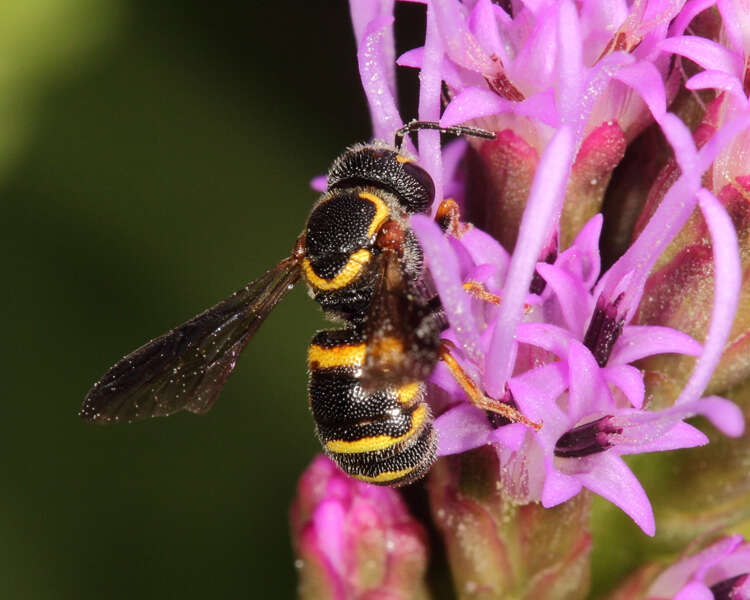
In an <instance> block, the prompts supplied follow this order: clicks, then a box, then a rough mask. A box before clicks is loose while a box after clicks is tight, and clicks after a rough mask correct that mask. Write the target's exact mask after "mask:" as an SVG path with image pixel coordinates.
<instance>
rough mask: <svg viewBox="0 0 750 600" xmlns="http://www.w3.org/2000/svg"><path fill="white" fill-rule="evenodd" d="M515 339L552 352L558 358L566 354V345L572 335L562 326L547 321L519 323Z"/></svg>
mask: <svg viewBox="0 0 750 600" xmlns="http://www.w3.org/2000/svg"><path fill="white" fill-rule="evenodd" d="M516 339H517V340H518V341H519V342H521V343H524V344H532V345H533V346H537V347H538V348H544V349H545V350H549V351H550V352H553V353H554V354H556V355H557V356H559V357H560V358H566V357H567V356H568V345H569V344H570V342H571V340H573V339H574V338H573V335H572V334H571V333H570V332H569V331H568V330H567V329H563V328H562V327H558V326H557V325H551V324H549V323H520V324H519V325H518V329H517V330H516Z"/></svg>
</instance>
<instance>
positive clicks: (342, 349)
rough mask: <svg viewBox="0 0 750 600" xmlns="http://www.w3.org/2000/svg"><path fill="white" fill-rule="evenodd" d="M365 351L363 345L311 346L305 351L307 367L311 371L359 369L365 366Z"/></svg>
mask: <svg viewBox="0 0 750 600" xmlns="http://www.w3.org/2000/svg"><path fill="white" fill-rule="evenodd" d="M366 351H367V349H366V348H365V345H364V344H354V345H349V344H341V345H339V346H331V347H330V348H327V347H325V346H318V345H316V344H311V345H310V347H309V348H308V350H307V366H308V367H309V369H310V370H311V371H315V370H316V369H335V368H341V367H361V366H362V365H364V364H365V353H366Z"/></svg>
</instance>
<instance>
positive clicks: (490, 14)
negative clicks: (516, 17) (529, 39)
mask: <svg viewBox="0 0 750 600" xmlns="http://www.w3.org/2000/svg"><path fill="white" fill-rule="evenodd" d="M469 29H470V30H471V31H472V32H473V34H474V35H475V36H476V38H477V40H478V41H479V43H480V44H481V45H482V47H483V48H487V49H488V50H489V51H490V52H491V53H493V54H495V55H496V56H497V57H498V58H499V59H500V60H501V61H502V62H503V64H506V65H507V64H508V55H507V53H506V52H505V46H504V45H503V42H502V40H501V39H500V35H499V33H498V28H497V22H496V21H495V11H494V10H493V5H492V2H491V1H490V0H479V2H477V3H476V5H475V6H474V8H473V9H472V11H471V13H469Z"/></svg>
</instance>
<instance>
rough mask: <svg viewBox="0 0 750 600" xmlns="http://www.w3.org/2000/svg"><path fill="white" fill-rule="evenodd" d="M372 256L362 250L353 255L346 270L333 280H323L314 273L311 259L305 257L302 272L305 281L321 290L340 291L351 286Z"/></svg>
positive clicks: (345, 266) (347, 263) (345, 267)
mask: <svg viewBox="0 0 750 600" xmlns="http://www.w3.org/2000/svg"><path fill="white" fill-rule="evenodd" d="M371 257H372V255H371V254H370V251H369V250H366V249H365V248H361V249H360V250H357V251H356V252H354V253H352V255H351V256H350V257H349V260H348V261H347V262H346V264H345V265H344V268H343V269H341V271H339V272H338V274H337V275H336V276H335V277H334V278H333V279H323V278H322V277H319V276H318V275H317V274H316V273H315V271H313V268H312V265H311V264H310V259H309V258H307V257H305V259H304V260H303V261H302V272H303V273H304V275H305V279H307V281H309V282H310V285H312V286H313V287H316V288H318V289H319V290H338V289H341V288H343V287H346V286H347V285H349V284H350V283H351V282H352V281H354V279H356V277H357V275H359V273H360V271H362V268H363V267H364V266H365V265H366V264H367V263H368V262H369V261H370V258H371Z"/></svg>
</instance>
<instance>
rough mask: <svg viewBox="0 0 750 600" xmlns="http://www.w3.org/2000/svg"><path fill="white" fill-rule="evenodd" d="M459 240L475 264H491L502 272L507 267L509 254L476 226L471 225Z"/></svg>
mask: <svg viewBox="0 0 750 600" xmlns="http://www.w3.org/2000/svg"><path fill="white" fill-rule="evenodd" d="M461 242H462V243H463V245H464V246H465V247H466V249H467V250H468V251H469V254H471V258H472V259H473V260H474V262H475V264H477V265H493V266H494V267H495V268H496V269H497V270H498V271H499V272H501V273H503V272H505V270H506V269H507V267H508V261H509V260H510V256H509V255H508V251H507V250H506V249H505V248H503V247H502V246H501V245H500V244H499V243H498V241H497V240H496V239H495V238H493V237H492V236H491V235H490V234H488V233H485V232H484V231H482V230H481V229H479V228H477V227H472V228H471V229H469V231H467V232H466V233H465V234H464V235H463V237H462V238H461Z"/></svg>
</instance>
